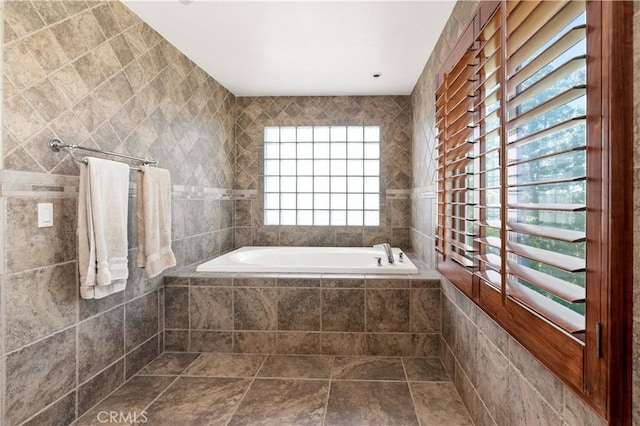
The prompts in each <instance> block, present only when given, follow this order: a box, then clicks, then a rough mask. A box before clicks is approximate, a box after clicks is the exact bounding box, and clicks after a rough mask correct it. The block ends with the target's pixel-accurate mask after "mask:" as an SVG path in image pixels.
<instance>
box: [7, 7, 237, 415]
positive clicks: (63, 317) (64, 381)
mask: <svg viewBox="0 0 640 426" xmlns="http://www.w3.org/2000/svg"><path fill="white" fill-rule="evenodd" d="M2 5H3V7H4V9H3V20H2V21H3V24H4V31H3V34H4V42H3V49H2V53H3V56H4V61H3V63H2V71H3V79H2V84H3V90H2V92H3V93H2V94H3V101H2V112H3V117H2V118H3V133H2V136H3V138H2V139H3V150H2V153H3V163H4V167H3V170H2V175H1V176H2V194H1V196H2V209H1V210H0V216H2V218H3V220H2V222H3V223H4V222H6V230H5V231H6V232H4V233H3V234H2V235H3V239H2V240H3V241H2V244H3V245H4V249H3V251H2V259H3V261H2V262H1V264H2V265H4V266H5V268H6V270H5V272H6V274H5V275H4V276H3V277H2V282H1V283H2V284H1V285H0V295H1V296H0V297H1V298H2V304H0V306H2V309H3V310H2V311H1V312H0V315H1V318H0V319H1V323H2V327H3V329H2V333H1V335H2V348H3V356H2V359H3V361H4V362H5V363H6V366H7V368H6V373H4V374H3V376H2V377H3V379H2V380H3V381H4V383H3V386H2V389H3V392H4V398H3V402H4V404H5V405H4V407H3V410H2V418H0V423H1V424H10V425H14V424H19V423H21V422H23V421H25V420H28V419H30V418H33V416H36V415H38V417H37V420H35V422H36V423H38V424H42V423H41V421H42V419H46V420H47V422H48V423H47V424H67V423H69V422H70V421H72V420H73V419H74V418H75V417H76V416H77V415H80V414H82V413H83V412H85V411H86V410H87V409H89V408H90V407H91V406H93V405H94V404H95V403H97V402H98V401H100V400H101V399H102V398H103V397H105V396H106V395H107V394H108V393H110V392H111V391H112V390H113V389H115V388H116V387H118V386H119V385H120V384H122V383H123V382H124V381H125V380H126V379H127V378H129V377H131V376H132V375H133V374H134V373H135V372H137V371H138V370H139V369H140V368H142V367H143V366H144V365H145V364H146V363H147V362H148V361H150V360H151V359H153V358H154V357H155V356H156V355H157V354H158V352H159V351H161V350H162V348H163V346H164V343H163V340H162V339H163V333H162V330H163V324H164V321H163V306H164V300H163V299H164V293H163V289H162V277H159V278H156V279H151V280H148V279H145V278H144V276H143V273H142V271H141V270H140V269H138V268H136V267H134V266H133V264H131V265H130V274H131V276H130V278H129V281H128V284H127V289H126V291H125V292H122V293H119V294H116V295H112V296H109V297H107V298H105V299H101V300H99V301H85V300H80V299H79V295H78V288H77V287H78V284H77V272H76V271H77V258H76V238H75V227H76V217H77V211H76V203H77V185H78V179H77V174H78V167H77V165H76V164H75V163H74V162H73V161H72V160H71V158H70V157H69V156H68V155H66V154H64V153H59V154H54V153H51V152H50V151H49V150H48V148H47V146H46V144H47V142H48V140H49V139H50V138H53V137H58V138H60V139H62V140H63V141H65V142H68V143H74V144H81V145H85V146H89V147H93V148H98V147H99V148H102V149H107V150H112V151H116V152H121V153H127V154H132V155H137V156H149V157H153V158H156V159H158V160H159V161H160V165H161V166H162V167H165V168H167V169H169V170H170V171H171V173H172V180H173V183H174V188H173V224H172V225H173V230H174V231H173V237H174V242H173V247H174V251H175V253H176V256H177V258H178V263H179V265H184V264H187V263H192V262H195V261H197V260H200V259H203V258H205V257H212V256H213V255H215V254H218V253H219V252H220V251H227V250H229V249H230V248H232V247H233V228H232V226H233V213H234V212H233V201H232V200H231V199H230V198H231V197H230V193H231V190H232V188H233V163H234V161H235V158H234V155H233V154H234V123H235V115H234V104H235V97H234V96H233V95H232V94H231V93H229V92H228V91H227V90H226V89H225V88H224V87H222V86H221V85H220V84H219V83H217V82H216V81H215V80H213V79H212V78H211V77H209V76H208V75H207V74H206V73H205V72H204V71H202V70H201V69H200V68H198V67H196V66H195V65H194V64H193V63H192V62H191V61H190V60H189V59H188V58H186V57H185V56H184V55H182V54H181V53H180V52H179V51H178V50H176V49H175V48H174V47H173V46H172V45H170V44H169V43H168V42H167V41H166V40H164V39H163V38H162V37H161V36H160V35H159V34H157V33H156V32H155V31H153V30H152V29H151V28H150V27H149V26H148V25H146V24H144V23H143V22H142V21H141V20H140V19H139V18H138V17H137V16H135V15H134V14H133V13H131V12H130V11H129V10H128V9H127V8H126V7H125V6H123V5H122V3H120V2H118V1H111V2H85V1H15V2H2ZM132 177H133V174H132ZM132 180H133V179H132ZM39 202H52V203H53V206H54V216H55V219H54V226H53V227H51V228H43V229H38V228H37V227H36V211H37V203H39ZM134 206H135V185H134V184H133V182H132V187H131V196H130V218H129V223H130V229H129V247H130V251H129V258H130V260H133V259H135V256H136V254H137V242H136V239H135V236H136V232H135V220H133V217H134V216H133V214H134V209H133V207H134ZM194 211H196V212H198V214H193V212H194Z"/></svg>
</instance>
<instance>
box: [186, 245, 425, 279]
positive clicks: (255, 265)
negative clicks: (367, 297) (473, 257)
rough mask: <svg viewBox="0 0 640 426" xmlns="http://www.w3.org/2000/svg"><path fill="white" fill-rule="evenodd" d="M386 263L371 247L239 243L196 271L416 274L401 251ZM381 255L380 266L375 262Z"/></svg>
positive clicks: (380, 251)
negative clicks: (236, 247) (283, 245)
mask: <svg viewBox="0 0 640 426" xmlns="http://www.w3.org/2000/svg"><path fill="white" fill-rule="evenodd" d="M401 252H402V250H400V249H399V248H394V249H393V253H394V257H395V259H396V262H395V263H394V264H389V263H388V261H387V257H386V255H385V253H384V250H382V249H380V248H374V247H251V246H247V247H242V248H239V249H237V250H234V251H232V252H229V253H227V254H224V255H222V256H219V257H216V258H214V259H211V260H209V261H207V262H205V263H202V264H200V265H198V267H197V268H196V271H197V272H276V273H280V272H282V273H287V272H289V273H292V272H293V273H296V272H297V273H338V274H417V273H418V268H416V266H415V265H414V264H413V263H412V262H411V260H410V259H409V258H408V257H407V256H406V255H404V256H403V257H404V261H403V262H399V261H398V260H399V254H400V253H401ZM377 257H381V258H382V266H378V265H377V259H376V258H377Z"/></svg>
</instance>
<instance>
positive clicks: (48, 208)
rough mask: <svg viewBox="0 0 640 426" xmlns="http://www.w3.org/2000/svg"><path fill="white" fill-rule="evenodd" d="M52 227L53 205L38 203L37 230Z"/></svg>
mask: <svg viewBox="0 0 640 426" xmlns="http://www.w3.org/2000/svg"><path fill="white" fill-rule="evenodd" d="M50 226H53V203H38V228H48V227H50Z"/></svg>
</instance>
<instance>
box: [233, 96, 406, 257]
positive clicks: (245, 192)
mask: <svg viewBox="0 0 640 426" xmlns="http://www.w3.org/2000/svg"><path fill="white" fill-rule="evenodd" d="M237 102H238V115H237V119H236V165H235V185H236V189H238V197H244V198H240V199H238V200H236V202H235V209H236V210H235V220H236V222H235V244H236V246H237V247H242V246H246V245H282V246H293V245H303V246H370V245H373V244H377V243H380V242H390V243H392V245H394V246H396V247H398V246H399V247H408V246H409V225H410V201H409V190H410V188H411V169H410V164H411V105H410V99H409V97H407V96H369V97H358V96H339V97H336V96H321V97H320V96H316V97H284V96H281V97H257V98H254V97H243V98H238V100H237ZM349 124H353V125H379V126H380V127H381V160H380V161H381V167H380V171H381V185H380V195H381V212H380V226H376V227H328V226H327V227H323V226H314V227H300V226H295V227H294V226H264V225H263V223H264V221H263V210H262V206H263V195H262V191H263V190H264V188H263V184H262V177H263V173H264V171H263V151H262V150H263V128H264V127H265V126H278V125H349Z"/></svg>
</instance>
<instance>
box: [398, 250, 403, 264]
mask: <svg viewBox="0 0 640 426" xmlns="http://www.w3.org/2000/svg"><path fill="white" fill-rule="evenodd" d="M398 257H399V262H404V253H403V252H400V253H398Z"/></svg>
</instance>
